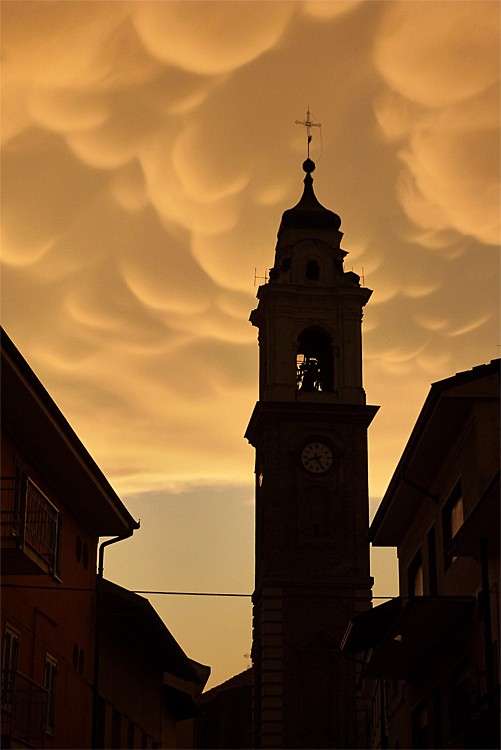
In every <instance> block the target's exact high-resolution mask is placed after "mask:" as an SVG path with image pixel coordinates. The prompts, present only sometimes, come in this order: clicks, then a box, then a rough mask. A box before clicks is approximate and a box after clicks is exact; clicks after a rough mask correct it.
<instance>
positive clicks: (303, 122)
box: [295, 104, 322, 159]
mask: <svg viewBox="0 0 501 750" xmlns="http://www.w3.org/2000/svg"><path fill="white" fill-rule="evenodd" d="M295 123H296V125H304V126H305V128H306V135H307V137H308V159H309V158H310V143H311V139H312V137H313V136H312V135H311V129H312V128H321V127H322V126H321V124H320V123H319V122H313V120H312V119H311V115H310V105H309V104H308V110H307V112H306V120H295Z"/></svg>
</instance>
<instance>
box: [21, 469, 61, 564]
mask: <svg viewBox="0 0 501 750" xmlns="http://www.w3.org/2000/svg"><path fill="white" fill-rule="evenodd" d="M14 518H15V526H16V531H15V533H16V536H18V537H20V538H21V539H22V541H23V544H24V545H26V546H27V547H29V548H30V549H31V550H32V551H33V552H35V553H36V555H37V556H38V558H39V559H40V560H41V561H43V564H44V566H46V567H47V571H48V572H49V573H50V574H51V575H52V576H54V578H56V579H57V578H58V577H59V574H60V562H61V534H62V517H61V514H60V512H59V510H58V509H57V508H56V506H55V505H54V504H53V503H52V502H51V501H50V500H49V498H48V497H47V495H45V494H44V492H42V490H41V489H40V488H39V487H38V486H37V485H36V484H35V482H34V481H33V480H32V479H31V478H30V477H29V476H28V474H27V473H26V471H25V470H24V469H23V468H22V467H21V465H20V464H17V465H16V470H15V500H14Z"/></svg>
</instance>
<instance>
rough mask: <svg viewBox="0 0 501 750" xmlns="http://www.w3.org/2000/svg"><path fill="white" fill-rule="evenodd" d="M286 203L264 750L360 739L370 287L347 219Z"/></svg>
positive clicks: (262, 301) (274, 396)
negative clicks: (355, 644)
mask: <svg viewBox="0 0 501 750" xmlns="http://www.w3.org/2000/svg"><path fill="white" fill-rule="evenodd" d="M303 169H304V171H305V173H306V176H305V179H304V192H303V195H302V197H301V200H300V201H299V203H298V204H297V205H296V206H295V207H294V208H291V209H289V210H288V211H285V212H284V214H283V216H282V221H281V224H280V228H279V231H278V241H277V245H276V250H275V262H274V265H273V268H271V269H270V274H269V282H268V283H266V284H264V285H262V286H260V287H259V290H258V293H257V297H258V300H259V301H258V305H257V308H256V309H255V310H253V311H252V313H251V316H250V321H251V323H252V324H253V325H254V326H256V327H257V328H258V330H259V401H258V402H257V403H256V406H255V408H254V411H253V414H252V416H251V419H250V422H249V425H248V428H247V432H246V435H245V436H246V438H247V439H248V440H249V442H250V443H251V444H252V445H253V447H254V448H255V449H256V465H255V473H256V549H255V551H256V561H255V565H256V569H255V591H254V597H253V604H254V613H253V651H252V658H253V670H254V696H253V715H254V720H253V721H254V744H253V747H256V748H356V747H362V746H365V745H364V744H363V743H364V741H365V740H364V739H361V735H360V733H359V726H358V724H359V719H360V717H359V715H358V712H357V703H356V700H357V699H356V697H355V692H356V691H355V685H356V665H355V663H354V662H350V661H348V660H347V658H346V657H345V656H344V655H343V654H342V653H341V650H340V643H341V640H342V637H343V634H344V632H345V630H346V627H347V625H348V623H349V621H350V619H351V618H352V617H353V615H354V614H355V613H356V612H359V611H363V610H365V609H368V608H369V606H370V601H371V587H372V579H371V577H370V573H369V544H368V542H367V538H366V535H367V531H368V526H369V517H368V479H367V428H368V426H369V424H370V423H371V421H372V419H373V417H374V415H375V413H376V411H377V409H378V407H376V406H368V405H366V400H365V392H364V389H363V383H362V335H361V326H362V311H363V307H364V305H365V304H366V302H367V301H368V299H369V297H370V296H371V293H372V292H371V290H370V289H366V288H364V287H363V286H361V285H360V278H359V277H358V276H357V275H356V274H355V273H353V272H351V271H348V272H345V271H344V268H343V259H344V257H345V255H346V252H345V251H344V250H342V249H341V248H340V242H341V238H342V236H343V235H342V232H340V230H339V228H340V225H341V219H340V218H339V216H337V214H335V213H334V212H332V211H329V210H328V209H326V208H324V207H323V206H322V205H321V204H320V203H319V202H318V200H317V198H316V196H315V194H314V191H313V178H312V176H311V175H312V172H313V170H314V169H315V164H314V162H313V161H312V160H311V159H310V158H309V157H308V159H307V160H306V161H305V162H304V164H303Z"/></svg>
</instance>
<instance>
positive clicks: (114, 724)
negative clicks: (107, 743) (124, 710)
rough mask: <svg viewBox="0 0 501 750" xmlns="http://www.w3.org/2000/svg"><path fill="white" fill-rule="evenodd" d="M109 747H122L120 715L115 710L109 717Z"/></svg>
mask: <svg viewBox="0 0 501 750" xmlns="http://www.w3.org/2000/svg"><path fill="white" fill-rule="evenodd" d="M111 746H112V747H114V748H118V747H122V714H121V713H120V711H118V709H116V708H114V709H113V713H112V715H111Z"/></svg>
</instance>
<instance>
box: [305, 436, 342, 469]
mask: <svg viewBox="0 0 501 750" xmlns="http://www.w3.org/2000/svg"><path fill="white" fill-rule="evenodd" d="M333 461H334V457H333V455H332V450H331V448H329V446H328V445H326V444H325V443H322V442H320V441H314V442H311V443H307V444H306V445H305V446H304V448H303V450H302V451H301V463H302V464H303V467H304V468H305V469H306V471H309V472H310V473H311V474H324V473H325V472H327V471H329V469H331V468H332V464H333Z"/></svg>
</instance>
